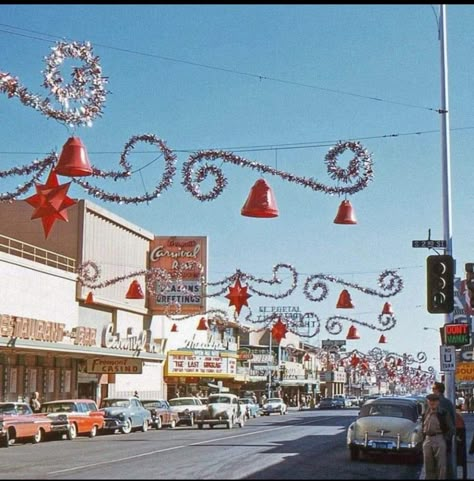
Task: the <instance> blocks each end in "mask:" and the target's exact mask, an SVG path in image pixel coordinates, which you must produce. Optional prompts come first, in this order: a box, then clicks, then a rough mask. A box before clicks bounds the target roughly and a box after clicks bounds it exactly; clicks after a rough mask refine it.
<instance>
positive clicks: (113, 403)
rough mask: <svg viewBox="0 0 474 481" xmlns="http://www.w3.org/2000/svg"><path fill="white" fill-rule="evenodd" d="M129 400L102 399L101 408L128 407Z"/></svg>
mask: <svg viewBox="0 0 474 481" xmlns="http://www.w3.org/2000/svg"><path fill="white" fill-rule="evenodd" d="M129 406H130V401H129V400H128V399H104V400H103V402H102V407H103V408H128V407H129Z"/></svg>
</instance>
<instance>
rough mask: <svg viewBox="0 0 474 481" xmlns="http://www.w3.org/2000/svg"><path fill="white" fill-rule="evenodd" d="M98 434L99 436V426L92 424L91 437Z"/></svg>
mask: <svg viewBox="0 0 474 481" xmlns="http://www.w3.org/2000/svg"><path fill="white" fill-rule="evenodd" d="M96 436H97V426H96V425H95V424H94V426H92V429H91V431H90V433H89V437H90V438H95V437H96Z"/></svg>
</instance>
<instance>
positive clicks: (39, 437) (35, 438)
mask: <svg viewBox="0 0 474 481" xmlns="http://www.w3.org/2000/svg"><path fill="white" fill-rule="evenodd" d="M42 440H43V430H42V429H41V428H39V429H38V431H37V433H36V434H35V435H34V436H33V444H38V443H40V442H41V441H42Z"/></svg>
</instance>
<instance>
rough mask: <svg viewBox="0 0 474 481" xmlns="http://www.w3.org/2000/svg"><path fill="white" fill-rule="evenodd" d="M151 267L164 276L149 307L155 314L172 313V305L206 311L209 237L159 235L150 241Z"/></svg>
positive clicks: (190, 311)
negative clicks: (205, 281)
mask: <svg viewBox="0 0 474 481" xmlns="http://www.w3.org/2000/svg"><path fill="white" fill-rule="evenodd" d="M149 259H150V267H151V268H152V269H156V272H157V273H160V272H162V273H164V275H160V276H159V277H158V278H157V280H156V283H155V289H153V291H154V292H153V293H152V294H149V299H148V300H149V306H150V310H151V311H152V313H153V314H162V315H164V314H168V313H169V309H170V305H173V306H176V309H177V311H179V313H182V314H199V313H201V312H204V311H205V310H206V296H205V294H206V292H205V287H204V283H203V281H202V279H203V276H205V275H206V272H207V237H204V236H198V237H181V236H180V237H177V236H173V237H162V236H155V238H154V239H153V240H152V241H151V243H150V256H149Z"/></svg>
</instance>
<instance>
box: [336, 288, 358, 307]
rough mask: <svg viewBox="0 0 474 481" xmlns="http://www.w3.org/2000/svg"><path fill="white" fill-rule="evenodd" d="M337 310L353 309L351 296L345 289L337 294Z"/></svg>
mask: <svg viewBox="0 0 474 481" xmlns="http://www.w3.org/2000/svg"><path fill="white" fill-rule="evenodd" d="M336 307H338V308H339V309H353V308H354V304H352V300H351V295H350V294H349V291H348V290H347V289H343V290H342V291H341V293H340V294H339V299H338V301H337V305H336Z"/></svg>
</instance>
